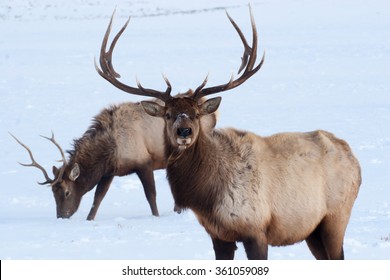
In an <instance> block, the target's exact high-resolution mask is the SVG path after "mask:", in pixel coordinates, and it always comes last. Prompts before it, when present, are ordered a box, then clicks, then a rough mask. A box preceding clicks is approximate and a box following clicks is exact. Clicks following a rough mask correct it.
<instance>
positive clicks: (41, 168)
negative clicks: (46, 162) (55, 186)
mask: <svg viewBox="0 0 390 280" xmlns="http://www.w3.org/2000/svg"><path fill="white" fill-rule="evenodd" d="M9 134H10V135H11V136H12V137H13V138H14V139H15V140H16V142H18V143H19V144H20V145H21V146H22V147H23V148H25V149H26V150H27V152H28V154H29V155H30V159H31V161H32V163H30V164H25V163H20V162H19V164H20V165H22V166H27V167H30V166H32V167H36V168H38V169H40V170H41V171H42V173H43V176H45V179H46V181H45V182H42V183H40V182H38V184H40V185H46V184H52V183H53V182H54V181H55V180H53V179H51V178H50V177H49V175H48V174H47V172H46V170H45V168H43V167H42V166H41V165H40V164H39V163H37V162H36V161H35V159H34V156H33V154H32V152H31V150H30V149H29V148H28V147H27V146H26V145H25V144H23V143H22V142H21V141H20V140H19V139H18V138H16V136H14V135H13V134H12V133H11V132H9Z"/></svg>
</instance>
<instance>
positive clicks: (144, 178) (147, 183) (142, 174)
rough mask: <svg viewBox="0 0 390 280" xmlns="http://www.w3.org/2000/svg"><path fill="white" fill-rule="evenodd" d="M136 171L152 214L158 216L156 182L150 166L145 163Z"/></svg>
mask: <svg viewBox="0 0 390 280" xmlns="http://www.w3.org/2000/svg"><path fill="white" fill-rule="evenodd" d="M136 173H137V175H138V177H139V179H140V180H141V183H142V185H143V187H144V192H145V196H146V199H147V200H148V202H149V205H150V209H151V210H152V215H153V216H159V213H158V209H157V203H156V196H157V194H156V184H155V181H154V174H153V168H152V166H151V165H146V166H145V167H143V168H141V169H138V170H137V171H136Z"/></svg>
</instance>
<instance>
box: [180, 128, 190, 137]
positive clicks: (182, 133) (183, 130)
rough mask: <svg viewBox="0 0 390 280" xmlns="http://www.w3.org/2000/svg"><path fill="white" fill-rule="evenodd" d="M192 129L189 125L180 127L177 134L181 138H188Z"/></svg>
mask: <svg viewBox="0 0 390 280" xmlns="http://www.w3.org/2000/svg"><path fill="white" fill-rule="evenodd" d="M191 134H192V130H191V128H189V127H180V128H178V129H177V135H178V136H180V137H181V138H187V137H188V136H191Z"/></svg>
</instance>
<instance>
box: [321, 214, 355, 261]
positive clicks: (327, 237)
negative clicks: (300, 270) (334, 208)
mask: <svg viewBox="0 0 390 280" xmlns="http://www.w3.org/2000/svg"><path fill="white" fill-rule="evenodd" d="M348 220H349V215H337V214H335V215H330V216H328V217H325V218H324V220H323V221H322V222H321V237H322V242H323V244H324V247H325V250H326V252H327V254H328V259H330V260H343V259H344V248H343V243H344V234H345V230H346V228H347V224H348Z"/></svg>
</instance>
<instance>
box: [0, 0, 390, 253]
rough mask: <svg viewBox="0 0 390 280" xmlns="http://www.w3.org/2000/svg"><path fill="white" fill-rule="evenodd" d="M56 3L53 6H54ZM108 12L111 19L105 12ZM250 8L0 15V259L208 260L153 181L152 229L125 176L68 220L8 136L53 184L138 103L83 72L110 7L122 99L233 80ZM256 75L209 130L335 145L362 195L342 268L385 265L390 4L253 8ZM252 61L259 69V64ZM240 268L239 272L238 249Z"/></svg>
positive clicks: (129, 5) (92, 2) (151, 4)
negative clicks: (67, 160) (357, 167)
mask: <svg viewBox="0 0 390 280" xmlns="http://www.w3.org/2000/svg"><path fill="white" fill-rule="evenodd" d="M52 2H54V3H52ZM114 2H115V3H114ZM247 2H248V1H246V0H245V1H233V0H220V1H210V0H197V1H179V0H173V1H168V0H159V1H151V0H139V1H130V0H118V1H97V0H87V1H86V0H82V1H81V0H70V1H69V0H60V1H48V0H42V1H32V0H31V1H22V0H2V4H1V6H0V35H1V36H0V94H1V105H0V108H1V109H0V127H1V130H0V178H1V185H0V259H114V260H115V259H213V258H214V253H213V250H212V246H211V241H210V239H209V237H208V235H207V234H206V233H205V231H204V229H203V228H202V227H201V226H200V225H199V224H198V222H197V220H196V219H195V217H194V215H193V214H192V213H191V212H190V211H187V212H185V213H184V214H181V215H177V214H174V213H173V211H172V208H173V200H172V197H171V194H170V190H169V186H168V183H167V181H166V179H165V173H164V171H159V172H156V174H155V175H156V181H157V182H156V183H157V192H158V206H159V210H160V213H161V217H159V218H156V217H152V216H151V214H150V210H149V206H148V204H147V203H146V200H145V198H144V194H143V189H142V186H141V183H140V182H139V181H138V178H137V177H136V176H134V175H132V176H127V177H122V178H116V179H115V180H114V182H113V184H112V186H111V188H110V190H109V192H108V194H107V196H106V198H105V199H104V200H103V203H102V205H101V207H100V209H99V211H98V214H97V217H96V220H95V221H93V222H88V221H86V220H85V218H86V216H87V214H88V211H89V209H90V206H91V203H92V197H93V192H90V193H88V194H87V195H86V196H85V197H84V198H83V201H82V203H81V206H80V209H79V210H78V212H77V213H76V214H75V215H74V216H73V217H72V218H71V219H69V220H57V219H56V218H55V202H54V199H53V195H52V193H51V190H50V189H49V188H48V187H44V186H39V185H37V184H36V181H41V180H42V174H41V173H40V171H39V170H37V169H31V168H24V167H22V166H20V165H19V164H18V163H17V161H20V162H28V161H29V158H28V155H27V154H26V151H25V150H24V149H23V148H21V147H20V146H19V145H18V144H17V143H16V142H15V141H14V140H13V139H12V138H11V137H10V136H9V134H8V131H10V132H12V133H14V134H15V135H17V136H18V137H19V138H20V139H21V140H22V141H24V142H25V143H26V144H27V145H29V146H30V148H31V149H32V150H33V151H34V154H35V156H36V158H37V160H38V161H39V162H41V163H42V164H43V165H44V166H45V167H46V168H48V169H49V170H51V166H52V165H53V164H56V162H55V160H57V159H58V157H59V155H58V151H57V150H56V149H55V148H54V147H53V145H51V144H50V143H48V142H47V141H46V140H44V139H42V138H41V137H39V135H40V134H43V135H50V131H51V130H53V131H54V132H55V135H56V139H57V140H58V141H59V142H60V143H61V145H62V146H63V147H64V149H69V148H71V143H72V139H74V138H77V137H79V136H81V134H82V133H83V132H84V131H85V129H86V128H87V127H88V126H89V124H90V120H91V118H92V117H93V116H94V115H96V114H97V113H98V112H99V111H100V110H101V109H102V108H103V107H106V106H108V105H109V104H113V103H118V102H122V101H135V100H139V99H140V98H137V97H134V96H130V95H127V94H124V93H122V92H120V91H119V90H117V89H116V88H114V87H113V86H111V85H110V84H109V83H107V82H106V81H105V80H103V79H102V78H101V77H100V76H99V75H98V74H97V73H96V72H95V69H94V66H93V59H94V56H97V55H98V54H99V47H100V43H101V40H102V37H103V35H104V32H105V29H106V26H107V24H108V20H109V17H110V16H111V13H112V11H113V9H114V8H115V6H116V7H117V17H116V21H115V23H114V30H118V29H119V28H120V27H121V26H122V24H123V23H124V21H125V20H126V18H127V17H128V16H132V20H131V23H130V25H129V27H128V29H127V30H126V32H125V34H124V35H123V36H122V38H121V40H120V41H119V43H118V46H117V49H116V53H115V57H114V59H115V61H114V64H115V66H116V68H117V69H118V72H119V73H121V74H122V76H123V80H124V81H125V82H127V83H134V81H135V79H134V78H135V76H137V77H138V78H139V79H140V80H141V81H142V83H143V85H145V86H147V87H151V88H161V89H164V88H165V85H164V82H163V80H162V78H161V72H163V73H165V74H166V75H167V76H168V77H169V79H170V80H171V82H172V84H173V86H174V91H177V92H179V91H185V90H187V89H188V88H189V87H190V88H195V87H196V86H198V85H199V84H200V83H201V82H202V81H203V79H204V77H205V75H206V74H207V73H208V72H210V79H209V84H210V85H212V84H221V83H223V82H226V81H227V80H228V79H229V78H230V74H231V72H232V71H236V69H237V68H238V66H239V65H240V62H241V61H240V57H241V54H242V46H241V42H240V41H239V39H238V36H237V34H236V33H235V31H234V29H233V28H232V27H231V25H230V23H229V21H228V20H227V18H226V15H225V12H224V9H225V8H226V9H227V10H228V11H229V13H230V14H231V15H232V17H233V18H234V19H235V20H236V21H237V23H238V24H239V25H240V26H241V27H242V29H243V30H244V32H245V33H246V34H248V35H247V36H250V23H249V13H248V7H247ZM252 7H253V10H254V15H255V19H256V22H257V27H258V31H259V43H260V46H259V53H260V54H261V52H262V50H263V49H265V50H266V62H265V64H264V66H263V68H262V69H261V70H260V72H259V73H258V74H256V75H255V76H254V77H252V78H251V79H250V80H249V81H248V82H247V83H246V84H245V85H243V86H241V87H239V88H238V89H236V90H233V91H231V92H228V93H225V94H223V101H222V105H221V110H220V111H221V114H220V121H219V124H218V126H219V127H225V126H233V127H239V128H243V129H247V130H251V131H253V132H256V133H258V134H261V135H270V134H273V133H277V132H282V131H308V130H314V129H318V128H321V129H325V130H329V131H332V132H334V133H335V134H336V135H338V136H339V137H341V138H344V139H346V140H347V141H348V142H349V143H350V145H351V146H352V148H353V150H354V152H355V154H356V155H357V157H358V158H359V160H360V163H361V166H362V170H363V184H362V186H361V190H360V193H359V196H358V199H357V201H356V204H355V207H354V210H353V214H352V217H351V221H350V224H349V227H348V229H347V233H346V237H345V256H346V258H347V259H390V126H389V122H390V4H389V2H388V1H387V0H371V1H364V0H353V1H352V0H343V1H339V0H318V1H309V0H295V1H288V0H259V1H256V0H254V1H252ZM260 54H259V55H260ZM236 258H238V259H245V258H246V257H245V253H244V250H243V248H242V247H239V249H238V251H237V254H236ZM269 258H270V259H313V257H312V255H311V254H310V252H309V250H308V249H307V247H306V244H305V243H301V244H297V245H293V246H289V247H283V248H270V250H269Z"/></svg>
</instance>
